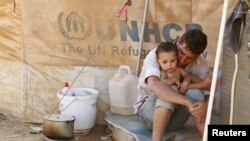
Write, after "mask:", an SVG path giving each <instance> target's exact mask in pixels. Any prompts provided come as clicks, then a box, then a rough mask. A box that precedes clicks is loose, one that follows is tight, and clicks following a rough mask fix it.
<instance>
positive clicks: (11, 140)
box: [0, 116, 111, 141]
mask: <svg viewBox="0 0 250 141" xmlns="http://www.w3.org/2000/svg"><path fill="white" fill-rule="evenodd" d="M34 127H35V128H37V127H38V128H40V129H42V124H31V123H23V122H21V121H14V120H8V119H7V118H5V117H2V116H0V141H46V140H45V138H44V135H43V133H42V132H40V133H33V132H32V131H33V128H34ZM110 133H111V131H110V130H109V129H108V127H107V126H95V127H94V128H93V129H92V130H91V131H90V133H89V134H87V135H86V136H84V135H81V134H75V141H104V140H102V139H101V138H103V137H107V136H108V135H110Z"/></svg>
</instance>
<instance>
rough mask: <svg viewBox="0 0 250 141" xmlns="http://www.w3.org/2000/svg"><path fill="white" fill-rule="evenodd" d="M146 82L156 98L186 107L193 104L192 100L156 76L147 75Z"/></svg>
mask: <svg viewBox="0 0 250 141" xmlns="http://www.w3.org/2000/svg"><path fill="white" fill-rule="evenodd" d="M147 83H148V89H149V90H150V91H151V92H153V93H154V94H155V95H156V96H157V97H158V98H160V99H162V100H164V101H166V102H170V103H176V104H181V105H185V106H187V107H190V106H191V107H192V106H193V104H192V101H191V100H190V99H189V98H187V97H186V96H183V95H181V94H178V93H177V92H175V91H174V90H172V88H171V87H170V86H168V85H166V84H164V83H162V82H161V81H160V80H159V78H158V77H156V76H149V77H148V78H147Z"/></svg>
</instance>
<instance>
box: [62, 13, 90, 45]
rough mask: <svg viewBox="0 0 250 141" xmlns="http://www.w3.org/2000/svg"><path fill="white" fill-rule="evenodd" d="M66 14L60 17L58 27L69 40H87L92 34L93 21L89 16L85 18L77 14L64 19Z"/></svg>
mask: <svg viewBox="0 0 250 141" xmlns="http://www.w3.org/2000/svg"><path fill="white" fill-rule="evenodd" d="M63 15H64V12H61V13H60V14H59V15H58V27H59V29H60V31H61V33H62V35H63V36H64V37H66V38H67V39H77V40H86V39H87V38H88V37H89V36H90V35H91V34H92V27H91V25H92V24H91V19H90V16H89V15H88V14H86V13H85V14H84V16H83V18H82V17H81V16H80V15H78V14H77V13H76V12H71V13H70V14H69V15H68V16H66V17H64V16H63Z"/></svg>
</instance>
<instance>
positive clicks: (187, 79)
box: [179, 68, 194, 93]
mask: <svg viewBox="0 0 250 141" xmlns="http://www.w3.org/2000/svg"><path fill="white" fill-rule="evenodd" d="M179 71H180V75H181V76H183V78H184V80H183V82H182V83H181V84H180V88H179V92H180V93H185V92H186V90H187V89H188V85H189V83H190V82H191V81H192V79H194V78H193V76H192V74H190V73H188V72H187V71H186V70H184V69H182V68H179Z"/></svg>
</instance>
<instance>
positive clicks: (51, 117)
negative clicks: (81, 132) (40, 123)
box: [43, 114, 75, 121]
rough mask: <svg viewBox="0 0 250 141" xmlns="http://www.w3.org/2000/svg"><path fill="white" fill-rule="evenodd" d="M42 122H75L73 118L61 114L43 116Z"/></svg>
mask: <svg viewBox="0 0 250 141" xmlns="http://www.w3.org/2000/svg"><path fill="white" fill-rule="evenodd" d="M43 119H44V120H51V121H72V120H75V117H74V116H68V115H63V114H51V115H45V116H43Z"/></svg>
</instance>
